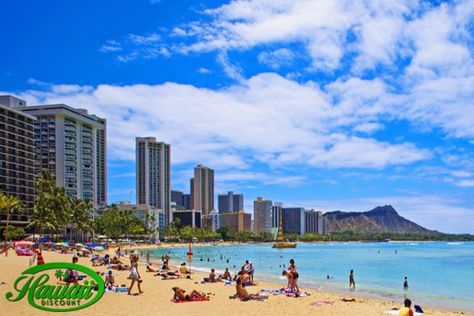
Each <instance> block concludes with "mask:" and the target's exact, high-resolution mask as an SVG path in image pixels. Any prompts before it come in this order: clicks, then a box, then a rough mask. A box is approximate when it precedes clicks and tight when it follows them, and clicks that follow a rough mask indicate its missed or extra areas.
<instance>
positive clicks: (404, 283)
mask: <svg viewBox="0 0 474 316" xmlns="http://www.w3.org/2000/svg"><path fill="white" fill-rule="evenodd" d="M403 289H404V290H405V291H407V290H408V278H407V277H405V281H404V282H403Z"/></svg>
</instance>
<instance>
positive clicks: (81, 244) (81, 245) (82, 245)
mask: <svg viewBox="0 0 474 316" xmlns="http://www.w3.org/2000/svg"><path fill="white" fill-rule="evenodd" d="M74 246H77V247H84V244H83V243H80V242H78V243H76V244H75V245H74Z"/></svg>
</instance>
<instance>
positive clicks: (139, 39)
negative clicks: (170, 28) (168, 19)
mask: <svg viewBox="0 0 474 316" xmlns="http://www.w3.org/2000/svg"><path fill="white" fill-rule="evenodd" d="M128 39H129V40H130V41H132V42H133V43H135V44H141V45H144V44H151V43H155V42H158V41H160V40H161V36H160V35H159V34H157V33H151V34H147V35H137V34H129V35H128Z"/></svg>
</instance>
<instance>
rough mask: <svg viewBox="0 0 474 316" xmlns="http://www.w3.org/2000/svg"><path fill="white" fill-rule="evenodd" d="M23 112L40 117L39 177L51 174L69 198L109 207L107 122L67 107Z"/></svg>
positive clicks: (37, 134) (37, 127)
mask: <svg viewBox="0 0 474 316" xmlns="http://www.w3.org/2000/svg"><path fill="white" fill-rule="evenodd" d="M21 110H22V111H23V112H24V113H26V114H29V115H32V116H35V117H36V120H35V130H34V135H35V146H36V173H37V174H38V175H39V174H41V173H42V172H43V171H49V172H50V173H51V175H53V176H54V177H55V178H56V184H57V185H58V186H60V187H64V189H65V191H66V193H67V194H68V195H70V196H72V197H76V198H78V199H86V198H87V199H90V200H91V201H92V202H93V205H94V207H95V208H98V207H103V206H106V205H107V149H106V120H105V119H103V118H100V117H97V116H95V115H92V114H88V113H87V110H84V109H75V108H72V107H70V106H68V105H65V104H49V105H36V106H28V107H24V108H21Z"/></svg>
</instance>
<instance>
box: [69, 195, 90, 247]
mask: <svg viewBox="0 0 474 316" xmlns="http://www.w3.org/2000/svg"><path fill="white" fill-rule="evenodd" d="M70 204H71V212H72V213H71V218H70V224H71V226H72V228H73V229H74V239H75V240H77V233H78V232H79V231H82V232H87V231H89V230H90V227H91V215H90V210H91V209H92V202H91V200H89V199H84V200H80V199H70ZM71 235H72V230H71Z"/></svg>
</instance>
